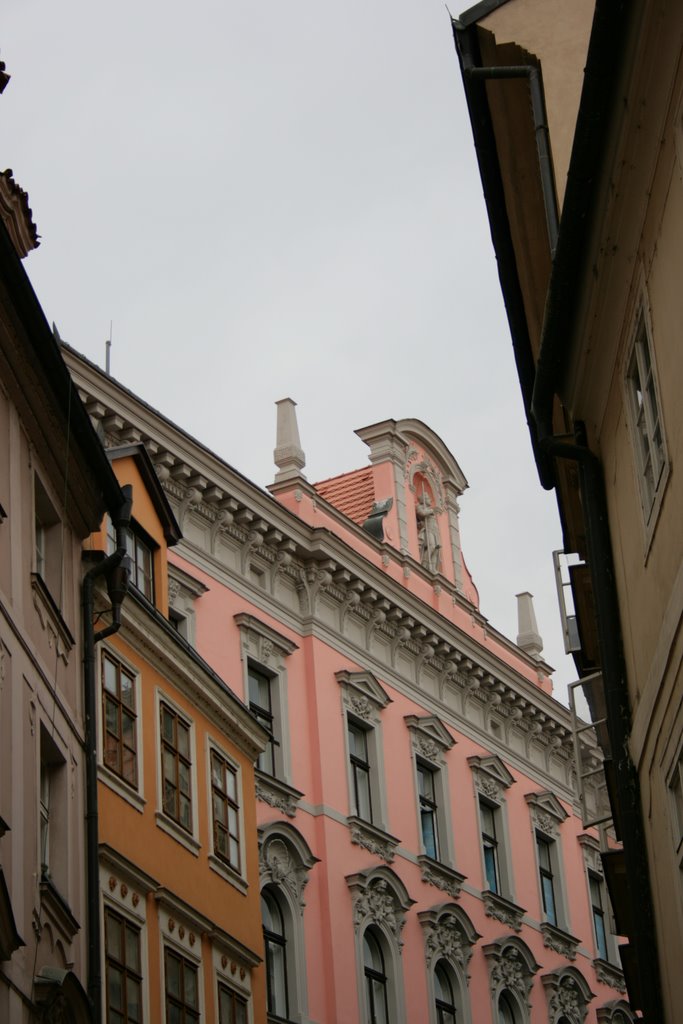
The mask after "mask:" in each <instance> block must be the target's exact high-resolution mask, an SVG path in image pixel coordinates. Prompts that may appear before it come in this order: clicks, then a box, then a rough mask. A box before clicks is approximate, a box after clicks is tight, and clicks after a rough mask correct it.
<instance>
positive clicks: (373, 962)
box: [363, 928, 389, 1024]
mask: <svg viewBox="0 0 683 1024" xmlns="http://www.w3.org/2000/svg"><path fill="white" fill-rule="evenodd" d="M363 971H364V974H365V995H366V1000H367V1008H368V1020H367V1024H389V1009H388V1001H387V972H386V968H385V966H384V954H383V953H382V948H381V946H380V944H379V942H378V940H377V939H376V937H375V935H374V934H373V932H372V930H371V929H370V928H368V929H366V931H365V934H364V935H363Z"/></svg>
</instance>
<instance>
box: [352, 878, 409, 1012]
mask: <svg viewBox="0 0 683 1024" xmlns="http://www.w3.org/2000/svg"><path fill="white" fill-rule="evenodd" d="M346 883H347V885H348V887H349V890H350V893H351V900H352V904H353V921H354V928H355V934H356V972H357V975H356V976H357V983H358V999H359V1010H360V1020H361V1021H362V1022H363V1024H389V1022H391V1024H404V1021H405V997H404V993H403V979H402V974H401V955H400V954H401V931H402V929H403V926H404V924H405V915H406V912H407V910H408V909H409V907H410V906H411V904H412V902H413V901H412V900H411V899H410V897H409V896H408V893H407V891H406V889H405V886H404V885H403V883H402V882H401V880H400V879H399V878H398V876H397V875H395V874H394V872H393V871H392V870H391V869H390V868H386V867H381V868H375V869H374V870H370V871H361V872H358V873H357V874H355V875H348V876H347V878H346Z"/></svg>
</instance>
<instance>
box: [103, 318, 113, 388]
mask: <svg viewBox="0 0 683 1024" xmlns="http://www.w3.org/2000/svg"><path fill="white" fill-rule="evenodd" d="M113 326H114V321H113V320H110V321H109V337H108V338H107V341H106V345H105V349H106V352H105V357H104V372H105V373H106V374H107V377H109V376H110V370H111V334H112V327H113Z"/></svg>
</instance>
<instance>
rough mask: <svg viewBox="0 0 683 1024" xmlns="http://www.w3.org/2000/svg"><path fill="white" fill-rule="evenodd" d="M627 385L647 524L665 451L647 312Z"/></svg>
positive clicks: (640, 325) (641, 317) (642, 315)
mask: <svg viewBox="0 0 683 1024" xmlns="http://www.w3.org/2000/svg"><path fill="white" fill-rule="evenodd" d="M626 382H627V388H628V392H629V396H630V404H631V416H632V420H633V424H632V434H633V438H634V443H635V446H636V460H637V465H638V474H639V480H640V491H641V500H642V504H643V512H644V514H645V520H646V522H647V521H648V520H649V518H650V514H651V512H652V508H653V505H654V501H655V496H656V494H657V488H658V487H659V484H660V481H661V479H662V474H663V470H664V466H665V463H666V451H665V446H664V435H663V432H662V419H661V414H660V409H659V400H658V395H657V385H656V381H655V375H654V368H653V364H652V354H651V350H650V338H649V335H648V328H647V321H646V318H645V312H644V310H642V309H641V311H640V314H639V317H638V325H637V328H636V334H635V342H634V345H633V352H632V354H631V358H630V360H629V364H628V370H627V373H626Z"/></svg>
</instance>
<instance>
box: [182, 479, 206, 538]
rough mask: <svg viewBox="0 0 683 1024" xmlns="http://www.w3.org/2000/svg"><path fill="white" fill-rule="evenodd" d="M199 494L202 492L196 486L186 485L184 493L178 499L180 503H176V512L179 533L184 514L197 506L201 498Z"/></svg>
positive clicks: (183, 521) (183, 523)
mask: <svg viewBox="0 0 683 1024" xmlns="http://www.w3.org/2000/svg"><path fill="white" fill-rule="evenodd" d="M201 496H202V492H201V491H200V490H199V489H198V488H197V487H188V488H187V489H186V490H185V493H184V495H183V497H182V499H181V501H180V504H179V505H178V513H177V519H178V526H179V527H180V531H181V533H182V531H183V527H184V525H185V516H186V515H187V513H188V512H189V511H191V510H192V509H193V508H196V507H197V505H198V504H199V501H200V499H201Z"/></svg>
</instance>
